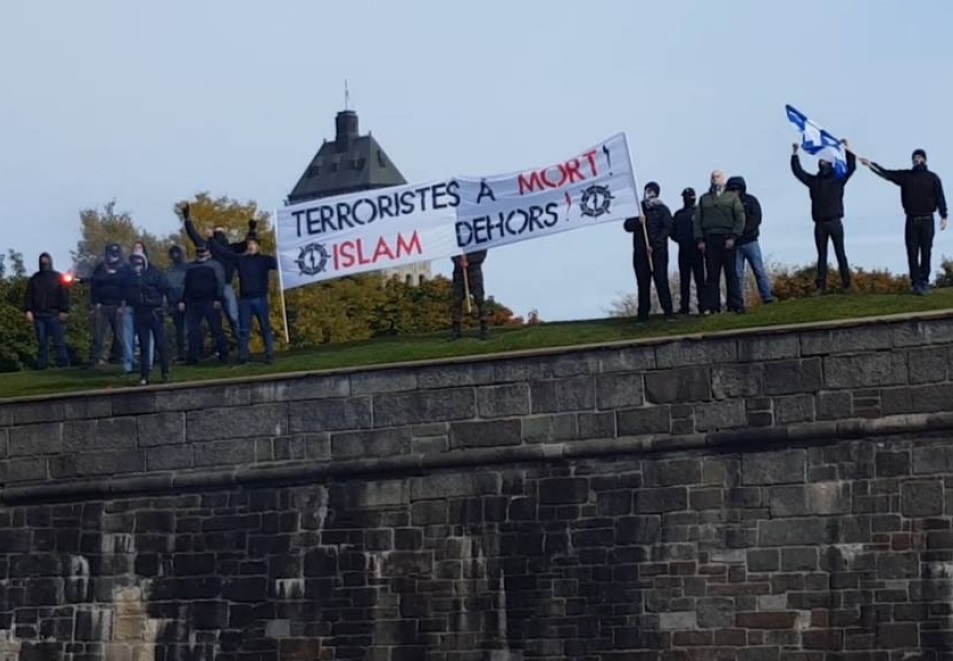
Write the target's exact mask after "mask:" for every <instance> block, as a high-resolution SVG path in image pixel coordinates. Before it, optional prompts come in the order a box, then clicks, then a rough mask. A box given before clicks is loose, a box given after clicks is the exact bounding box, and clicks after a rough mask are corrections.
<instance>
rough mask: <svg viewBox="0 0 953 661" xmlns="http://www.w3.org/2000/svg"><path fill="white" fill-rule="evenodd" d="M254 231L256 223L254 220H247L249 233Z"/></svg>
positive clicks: (256, 226) (256, 227)
mask: <svg viewBox="0 0 953 661" xmlns="http://www.w3.org/2000/svg"><path fill="white" fill-rule="evenodd" d="M256 229H258V221H257V220H255V219H254V218H249V219H248V230H249V231H251V232H254V231H255V230H256Z"/></svg>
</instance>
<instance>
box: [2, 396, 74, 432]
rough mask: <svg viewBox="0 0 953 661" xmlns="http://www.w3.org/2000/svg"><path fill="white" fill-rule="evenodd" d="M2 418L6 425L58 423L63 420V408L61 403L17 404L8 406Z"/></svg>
mask: <svg viewBox="0 0 953 661" xmlns="http://www.w3.org/2000/svg"><path fill="white" fill-rule="evenodd" d="M3 410H4V411H6V413H5V414H0V415H2V416H3V417H7V418H9V420H8V421H7V422H6V424H7V425H11V426H12V425H18V426H19V425H30V424H33V423H36V422H59V421H61V420H63V418H64V413H65V407H64V404H63V402H61V401H55V400H54V401H42V402H17V403H15V404H8V405H7V406H6V407H5V408H4V409H3Z"/></svg>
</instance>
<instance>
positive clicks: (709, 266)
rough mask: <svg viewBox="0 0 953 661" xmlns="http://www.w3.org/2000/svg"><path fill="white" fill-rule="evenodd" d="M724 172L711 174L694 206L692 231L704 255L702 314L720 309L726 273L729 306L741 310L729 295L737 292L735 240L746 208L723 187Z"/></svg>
mask: <svg viewBox="0 0 953 661" xmlns="http://www.w3.org/2000/svg"><path fill="white" fill-rule="evenodd" d="M725 184H726V181H725V173H724V172H722V171H721V170H715V171H713V172H712V173H711V187H710V188H709V189H708V192H707V193H705V194H704V195H702V196H701V199H700V200H699V201H698V207H697V208H696V209H695V216H694V219H693V230H694V236H695V241H696V243H697V244H698V249H699V250H701V251H702V252H703V253H704V255H705V271H706V273H707V276H708V280H707V282H706V285H705V304H704V307H705V310H704V312H703V314H712V313H719V312H721V274H722V273H724V274H725V284H726V289H727V291H728V294H729V296H728V309H729V310H730V311H733V312H737V313H738V314H742V313H744V309H743V308H738V307H737V301H735V300H734V297H733V296H732V295H731V294H732V292H735V291H737V284H736V282H735V280H736V279H737V277H738V268H737V266H738V265H737V261H736V258H735V241H737V240H738V239H739V238H740V237H741V234H742V232H744V229H745V209H744V205H743V204H742V203H741V199H740V198H739V197H738V194H737V193H735V192H733V191H729V190H727V189H726V186H725Z"/></svg>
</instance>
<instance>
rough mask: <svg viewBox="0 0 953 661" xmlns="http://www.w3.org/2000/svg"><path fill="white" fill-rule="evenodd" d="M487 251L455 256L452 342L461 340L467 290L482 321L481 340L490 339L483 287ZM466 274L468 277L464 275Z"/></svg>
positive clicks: (452, 259)
mask: <svg viewBox="0 0 953 661" xmlns="http://www.w3.org/2000/svg"><path fill="white" fill-rule="evenodd" d="M486 253H487V251H486V250H476V251H474V252H471V253H466V254H464V255H454V256H453V257H451V261H452V262H453V281H452V282H453V284H452V291H453V304H452V306H451V310H450V311H451V316H452V324H453V325H452V328H451V331H450V339H451V340H459V339H460V337H461V335H462V333H461V328H462V327H463V304H464V303H465V302H466V298H467V289H469V293H470V295H471V296H473V302H474V303H476V306H477V316H478V317H479V319H480V339H481V340H487V339H489V337H490V324H489V310H487V305H486V291H485V289H484V285H483V262H485V261H486ZM464 274H466V275H464Z"/></svg>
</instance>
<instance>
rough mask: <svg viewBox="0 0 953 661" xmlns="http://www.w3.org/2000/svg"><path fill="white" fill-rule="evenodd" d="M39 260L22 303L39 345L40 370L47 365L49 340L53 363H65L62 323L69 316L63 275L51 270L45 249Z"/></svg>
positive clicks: (38, 363) (67, 361)
mask: <svg viewBox="0 0 953 661" xmlns="http://www.w3.org/2000/svg"><path fill="white" fill-rule="evenodd" d="M39 263H40V270H39V271H37V272H36V273H34V274H33V276H32V277H30V280H29V281H28V282H27V285H26V301H25V302H24V306H23V309H24V311H25V312H26V320H27V322H29V323H31V324H33V329H34V330H35V331H36V342H37V344H38V345H39V351H38V354H37V360H36V367H37V369H40V370H45V369H46V368H47V367H48V365H49V360H50V359H49V343H50V340H52V341H53V349H54V350H55V351H56V366H57V367H67V366H68V365H69V356H68V355H67V353H66V340H65V339H64V335H63V324H64V323H65V322H66V318H67V317H68V316H69V290H68V289H67V287H66V283H65V282H64V280H63V275H62V274H61V273H59V272H57V271H54V270H53V258H52V257H50V254H49V253H43V254H42V255H40V259H39Z"/></svg>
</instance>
